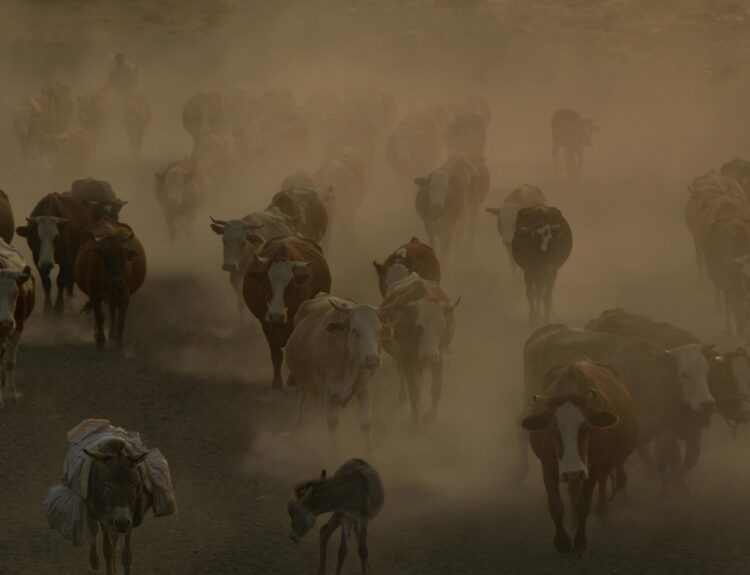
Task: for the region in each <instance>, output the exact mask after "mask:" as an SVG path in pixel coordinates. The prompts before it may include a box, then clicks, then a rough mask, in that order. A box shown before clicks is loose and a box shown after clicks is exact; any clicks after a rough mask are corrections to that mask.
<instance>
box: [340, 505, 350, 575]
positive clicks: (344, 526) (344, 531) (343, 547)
mask: <svg viewBox="0 0 750 575" xmlns="http://www.w3.org/2000/svg"><path fill="white" fill-rule="evenodd" d="M351 533H352V521H351V519H346V518H344V519H342V520H341V543H340V544H339V561H338V563H337V564H336V575H341V574H342V573H343V572H344V561H345V560H346V554H347V551H348V549H347V541H348V539H349V535H351Z"/></svg>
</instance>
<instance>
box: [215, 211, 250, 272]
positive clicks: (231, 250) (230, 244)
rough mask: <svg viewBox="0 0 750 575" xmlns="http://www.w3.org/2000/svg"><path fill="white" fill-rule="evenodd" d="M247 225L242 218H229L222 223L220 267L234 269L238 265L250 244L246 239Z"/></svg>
mask: <svg viewBox="0 0 750 575" xmlns="http://www.w3.org/2000/svg"><path fill="white" fill-rule="evenodd" d="M247 232H248V226H247V224H246V223H245V222H243V221H242V220H229V221H228V222H227V223H226V224H224V233H223V234H222V242H223V243H224V263H223V265H222V269H224V270H225V271H234V270H236V269H237V268H238V267H239V265H240V259H242V256H243V255H244V254H245V252H246V249H247V247H248V246H250V242H248V241H247Z"/></svg>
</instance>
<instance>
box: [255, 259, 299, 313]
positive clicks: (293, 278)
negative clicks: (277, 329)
mask: <svg viewBox="0 0 750 575" xmlns="http://www.w3.org/2000/svg"><path fill="white" fill-rule="evenodd" d="M257 259H258V262H259V263H260V264H261V265H262V266H263V267H264V268H265V269H266V270H267V271H266V273H265V275H266V277H267V278H268V283H269V284H270V286H271V290H270V291H271V301H270V302H268V310H267V311H266V321H267V322H270V323H286V321H287V292H288V291H289V288H290V287H291V286H292V285H293V284H294V283H304V282H306V281H307V280H308V279H309V277H310V263H309V262H300V261H286V260H282V261H270V260H269V259H268V258H262V257H258V258H257Z"/></svg>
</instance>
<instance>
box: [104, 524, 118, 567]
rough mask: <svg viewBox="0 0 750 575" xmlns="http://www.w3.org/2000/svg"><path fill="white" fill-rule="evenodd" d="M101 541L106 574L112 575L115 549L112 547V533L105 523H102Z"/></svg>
mask: <svg viewBox="0 0 750 575" xmlns="http://www.w3.org/2000/svg"><path fill="white" fill-rule="evenodd" d="M101 527H102V541H103V542H104V563H105V565H106V568H107V575H113V574H114V572H115V565H114V559H115V551H114V548H113V544H112V543H113V542H112V535H111V534H110V532H109V529H107V527H106V525H104V524H102V526H101Z"/></svg>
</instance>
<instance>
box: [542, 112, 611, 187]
mask: <svg viewBox="0 0 750 575" xmlns="http://www.w3.org/2000/svg"><path fill="white" fill-rule="evenodd" d="M550 127H551V128H552V157H553V158H554V159H555V165H556V166H557V167H558V169H559V165H560V163H559V154H560V148H562V149H564V150H565V167H566V170H567V174H568V176H569V177H572V178H575V177H577V176H579V175H580V174H581V170H582V168H583V153H584V150H585V148H587V147H589V146H591V134H592V133H593V132H596V131H598V129H599V128H598V127H597V126H595V125H594V122H593V120H589V119H585V118H583V117H581V115H580V114H579V113H578V112H574V111H573V110H569V109H567V108H560V109H559V110H557V111H556V112H555V113H554V114H552V118H551V120H550Z"/></svg>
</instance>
